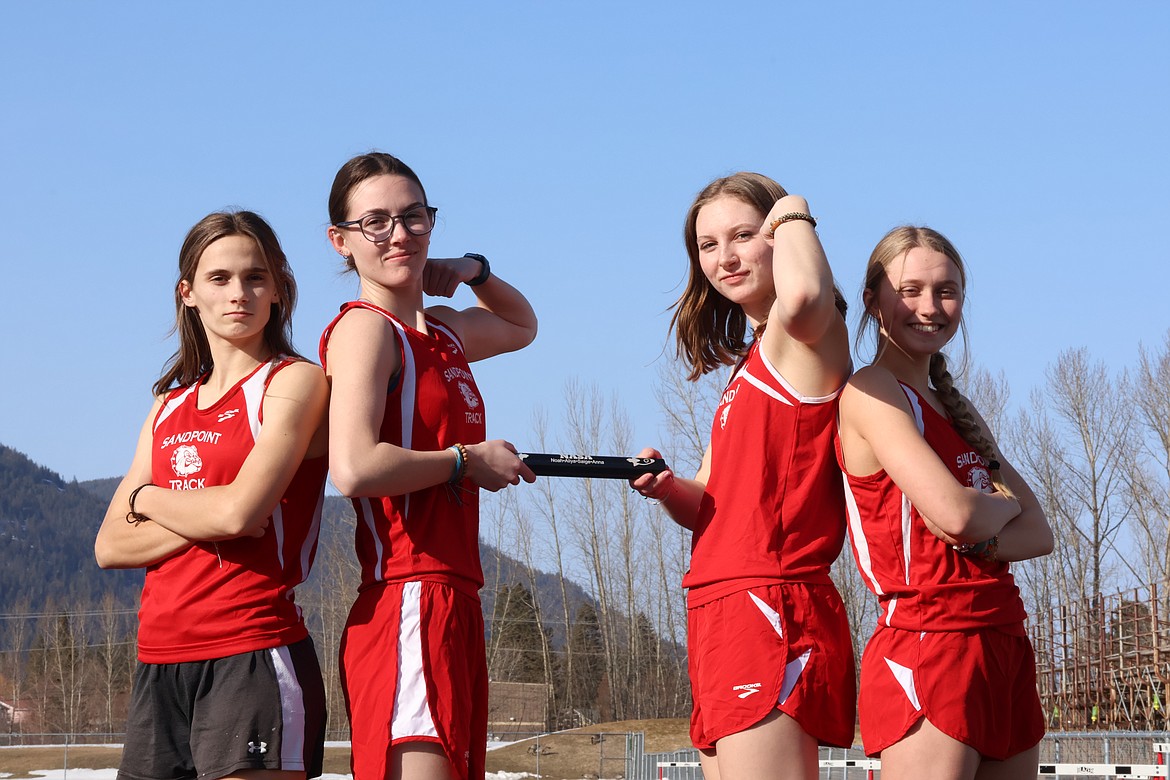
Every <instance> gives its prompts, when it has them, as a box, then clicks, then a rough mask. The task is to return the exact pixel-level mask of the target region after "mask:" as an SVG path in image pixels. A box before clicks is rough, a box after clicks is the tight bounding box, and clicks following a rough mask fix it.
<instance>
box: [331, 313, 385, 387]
mask: <svg viewBox="0 0 1170 780" xmlns="http://www.w3.org/2000/svg"><path fill="white" fill-rule="evenodd" d="M393 344H394V329H393V328H392V327H391V325H390V323H389V322H388V321H387V320H386V318H385V317H383V316H382V315H381V314H379V313H378V312H376V311H370V310H369V309H363V308H354V309H350V310H349V311H347V312H346V313H345V316H343V317H342V318H341V319H340V320H338V321H337V323H336V324H335V325H334V326H333V332H332V333H331V334H330V337H329V341H328V343H327V344H326V346H325V353H326V355H328V356H329V360H328V365H329V371H328V373H330V374H332V373H333V368H334V362H335V361H336V359H337V358H338V357H341V358H345V357H347V356H350V355H352V356H355V357H358V358H360V359H361V360H363V361H364V360H369V359H370V358H373V359H375V360H376V359H378V356H379V354H380V352H381V351H382V350H385V349H388V348H389V346H391V345H393Z"/></svg>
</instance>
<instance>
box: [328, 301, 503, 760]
mask: <svg viewBox="0 0 1170 780" xmlns="http://www.w3.org/2000/svg"><path fill="white" fill-rule="evenodd" d="M356 308H361V309H366V310H368V311H371V312H374V313H376V314H379V315H381V316H382V317H384V318H385V319H386V321H387V323H388V324H389V326H390V327H391V328H393V331H394V334H395V340H396V342H397V345H398V349H399V356H400V358H401V365H402V368H401V370H400V371H399V373H398V374H397V376H395V377H394V379H393V380H392V381H391V387H390V388H388V391H387V394H386V411H385V414H384V416H383V420H382V428H381V431H380V432H379V441H384V442H389V443H391V444H394V445H396V446H399V447H404V448H407V449H413V450H420V451H436V450H443V449H445V448H447V447H450V446H452V445H454V444H456V443H460V444H475V443H478V442H482V441H483V440H484V434H485V431H486V428H485V425H484V408H483V400H482V398H481V397H480V394H479V389H478V388H477V386H476V384H475V379H474V378H473V377H472V375H471V370H470V368H469V366H468V364H467V358H466V356H465V355H464V353H463V347H462V344H461V342H460V341H459V339H458V338H457V337H456V336H455V334H454V333H453V332H452V331H451V329H450V328H448V327H447V326H446V325H445V324H443V323H442V322H440V321H439V320H437V319H434V318H433V317H430V316H428V317H427V329H428V330H429V333H425V334H424V333H420V332H419V331H417V330H415V329H414V328H412V327H410V326H408V325H406V324H405V323H403V322H402V321H401V320H399V319H398V318H397V317H395V316H394V315H393V314H391V313H389V312H387V311H385V310H383V309H380V308H378V307H376V306H374V305H372V304H369V303H365V302H362V301H354V302H351V303H347V304H346V305H345V306H343V307H342V309H341V313H340V314H339V315H338V316H337V317H336V318H335V319H334V320H333V322H331V323H330V324H329V326H328V327H327V328H326V329H325V332H324V333H323V334H322V336H321V362H322V364H323V365H324V364H325V361H326V358H327V350H328V345H329V339H330V337H331V335H332V333H333V328H334V327H335V326H336V325H337V323H338V321H340V320H341V318H342V317H344V316H345V315H346V314H347V313H348V312H349V311H351V310H353V309H356ZM353 507H354V512H355V513H356V515H357V538H356V544H355V546H356V549H357V556H358V560H359V562H360V563H361V569H362V580H361V585H360V587H359V589H358V598H357V601H356V602H355V603H354V606H353V609H352V610H351V611H350V616H349V620H348V622H347V624H346V628H345V634H344V637H343V639H342V644H341V675H342V686H343V688H344V690H345V696H346V706H347V708H348V710H349V717H350V726H351V730H352V734H353V771H354V776H355V777H357V778H367V777H385V776H386V774H387V766H388V761H389V758H390V750H389V745H399V744H402V743H405V742H432V743H437V744H439V745H441V746H442V748H443V751H444V752H445V753H446V754H447V756H448V758H450V760H451V764H452V766H453V767H454V768H455V770H456V772H457V773H458V776H459V777H460V778H467V777H468V776H472V777H482V776H483V772H484V755H485V752H486V747H487V745H486V739H487V663H486V659H485V651H484V625H483V613H482V611H481V609H480V603H479V589H480V588H481V587H483V572H482V570H481V569H480V564H479V493H478V489H477V488H475V486H474V485H472V484H471V483H470V482H468V481H467V480H464V482H463V483H462V484H461V485H457V486H449V485H445V484H444V485H436V486H434V487H430V488H425V489H423V490H418V491H415V492H414V493H409V494H406V495H401V496H385V497H382V498H355V499H353Z"/></svg>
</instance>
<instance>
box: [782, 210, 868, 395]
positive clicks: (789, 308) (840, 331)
mask: <svg viewBox="0 0 1170 780" xmlns="http://www.w3.org/2000/svg"><path fill="white" fill-rule="evenodd" d="M808 213H809V209H808V203H807V202H806V201H805V199H804V198H802V197H801V196H799V195H787V196H785V197H783V198H781V199H780V200H778V201H776V204H775V205H774V206H773V207H772V210H771V211H770V212H769V213H768V216H767V217H765V218H764V225H763V230H764V231H765V233H764V234H765V236H767V235H768V231H770V230H772V226H773V225H775V232H774V234H773V238H772V239H771V240H772V278H773V282H774V284H775V290H776V300H775V302H774V303H773V304H772V308H771V311H770V312H769V315H768V327H767V329H766V330H765V331H764V336H763V340H762V342H761V346H762V348H763V352H764V355H765V356H766V357H767V358H768V360H769V361H770V362H771V363H772V364H773V365H774V366H776V368H777V369H779V371H780V373H781V374H783V375H784V377H785V379H787V380H788V381H789V382H791V383H792V384H793V385H794V386H795V387H796V389H797V390H798V391H800V392H801V393H804V394H805V395H809V396H824V395H828V394H830V393H833V392H835V391H837V390H838V389H840V387H841V385H842V384H843V383H844V381H845V378H846V377H847V376H848V374H849V367H850V358H849V338H848V333H847V332H846V327H845V318H844V316H843V315H842V314H841V313H840V312H839V311H838V310H837V306H836V288H835V287H834V284H833V272H832V270H831V269H830V268H829V261H828V259H827V258H826V257H825V251H824V249H823V248H822V247H821V241H820V238H818V237H817V234H816V231H815V230H814V226H813V223H812V222H810V221H808V220H806V219H803V218H802V217H801V216H795V215H807V214H808Z"/></svg>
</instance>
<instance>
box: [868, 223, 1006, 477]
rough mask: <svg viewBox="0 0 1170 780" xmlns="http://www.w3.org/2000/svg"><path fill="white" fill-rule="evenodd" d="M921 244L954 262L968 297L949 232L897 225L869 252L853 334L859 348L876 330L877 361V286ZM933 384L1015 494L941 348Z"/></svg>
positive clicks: (967, 437)
mask: <svg viewBox="0 0 1170 780" xmlns="http://www.w3.org/2000/svg"><path fill="white" fill-rule="evenodd" d="M918 247H922V248H925V249H930V250H933V251H935V252H939V253H940V254H943V255H945V256H946V257H947V258H948V259H949V260H950V261H951V262H952V263H954V264H955V268H957V269H958V271H959V281H960V284H961V286H962V289H961V290H960V292H961V294H962V295H963V296H964V297H966V291H967V266H966V264H965V263H964V262H963V257H962V255H960V254H959V250H957V249H955V245H954V244H952V243H951V242H950V240H948V239H947V237H946V236H944V235H943V234H942V233H939V232H938V231H937V230H932V229H931V228H928V227H916V226H913V225H903V226H901V227H896V228H894V229H893V230H891V231H890V232H889V233H886V235H885V236H883V237H882V240H881V241H878V243H877V246H875V247H874V249H873V252H872V253H871V254H870V256H869V263H868V265H866V267H865V291H866V292H868V293H869V300H870V305H867V306H865V307H864V308H863V309H862V312H861V321H860V322H859V323H858V326H857V335H856V336H855V337H854V347H855V348H858V347H859V346H860V343H861V338H862V334H863V333H864V332H865V331H866V330H867V329H870V330H873V332H874V342H875V351H874V361H875V362H876V361H877V358H878V356H879V355H880V351H881V343H882V335H881V330H880V327H879V325H880V323H879V322H878V321H877V318H875V317H874V316H873V314H872V313H871V308H872V305H873V304H872V302H873V301H876V300H877V295H878V286H879V285H880V284H881V281H882V280H883V279H884V278H885V277H886V273H887V270H888V269H889V267H890V264H891V263H893V262H894V261H895V260H896V259H898V258H899V257H902V256H903V255H905V254H906V253H907V252H909V251H910V250H911V249H915V248H918ZM959 327H960V328H961V330H962V333H963V339H964V341H965V340H966V338H967V327H966V324H965V323H963V322H961V321H960V323H959ZM930 384H931V387H933V388H934V391H935V394H936V395H937V396H938V400H939V401H940V402H941V403H942V405H943V408H944V409H946V412H947V415H948V416H949V417H950V418H951V424H952V425H953V426H954V427H955V430H956V431H958V432H959V435H960V436H962V437H963V440H964V441H966V442H967V443H968V444H970V445H971V447H972V448H973V449H974V450H975V451H976V452H978V453H979V454H980V455H982V456H983V458H984V459H985V460H986V461H987V462H988V464H989V467H990V468H989V470H990V472H991V482H992V484H993V485H995V487H996V489H997V490H998V491H999V492H1000V493H1003V494H1004V495H1007V496H1013V497H1014V494H1013V493H1012V491H1011V489H1010V488H1009V487H1008V486H1007V484H1006V483H1005V482H1004V481H1003V477H1002V475H1001V474H1000V470H999V455H998V453H997V452H996V449H995V445H994V444H993V443H992V441H991V439H989V438H988V436H987V434H986V433H984V431H983V428H982V427H981V426H980V425H979V423H978V421H976V419H975V415H974V414H973V413H972V412H971V409H970V408H969V407H968V406H967V401H966V400H965V399H964V398H963V395H962V393H960V392H959V390H958V388H957V387H955V378H954V377H953V376H952V375H951V372H950V368H949V367H948V365H947V357H946V355H945V354H943V353H942V352H936V353H934V354H933V355H931V356H930Z"/></svg>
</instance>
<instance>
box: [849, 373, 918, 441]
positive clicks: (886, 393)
mask: <svg viewBox="0 0 1170 780" xmlns="http://www.w3.org/2000/svg"><path fill="white" fill-rule="evenodd" d="M891 414H901V415H910V414H911V411H910V402H909V401H908V400H907V398H906V393H905V391H903V390H902V386H901V384H900V383H899V382H898V378H897V377H896V376H894V375H893V374H892V373H890V371H889V370H887V369H885V368H883V367H881V366H865V367H864V368H860V369H858V370H857V371H855V372H854V373H853V376H851V377H849V381H848V382H847V383H846V384H845V389H844V390H843V391H842V392H841V420H842V424H843V425H852V426H856V427H859V428H860V427H867V426H868V425H870V424H873V423H876V422H877V421H878V420H880V419H882V418H887V419H888V416H889V415H891Z"/></svg>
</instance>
